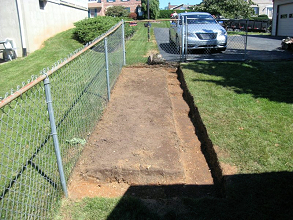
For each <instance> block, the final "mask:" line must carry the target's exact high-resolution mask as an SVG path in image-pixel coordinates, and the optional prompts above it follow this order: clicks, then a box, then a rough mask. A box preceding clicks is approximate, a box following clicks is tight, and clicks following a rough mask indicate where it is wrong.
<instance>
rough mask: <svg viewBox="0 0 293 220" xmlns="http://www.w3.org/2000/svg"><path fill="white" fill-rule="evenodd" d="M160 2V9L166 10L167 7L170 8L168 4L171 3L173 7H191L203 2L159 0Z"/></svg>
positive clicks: (200, 0) (199, 0) (198, 0)
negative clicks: (188, 5) (183, 5)
mask: <svg viewBox="0 0 293 220" xmlns="http://www.w3.org/2000/svg"><path fill="white" fill-rule="evenodd" d="M159 1H160V8H161V9H165V7H167V6H168V3H169V2H170V3H171V5H181V4H185V5H187V3H189V4H190V5H196V4H199V3H201V2H202V0H159Z"/></svg>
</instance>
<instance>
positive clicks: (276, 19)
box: [272, 0, 293, 37]
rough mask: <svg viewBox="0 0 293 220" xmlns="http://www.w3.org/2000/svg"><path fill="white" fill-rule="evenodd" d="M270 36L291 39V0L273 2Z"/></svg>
mask: <svg viewBox="0 0 293 220" xmlns="http://www.w3.org/2000/svg"><path fill="white" fill-rule="evenodd" d="M273 5H274V14H273V22H272V35H273V36H285V37H293V0H274V3H273Z"/></svg>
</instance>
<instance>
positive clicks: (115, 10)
mask: <svg viewBox="0 0 293 220" xmlns="http://www.w3.org/2000/svg"><path fill="white" fill-rule="evenodd" d="M128 14H129V12H128V11H127V10H126V8H125V7H123V6H112V7H109V8H107V11H106V16H112V17H127V16H128Z"/></svg>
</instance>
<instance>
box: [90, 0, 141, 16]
mask: <svg viewBox="0 0 293 220" xmlns="http://www.w3.org/2000/svg"><path fill="white" fill-rule="evenodd" d="M140 5H141V0H88V17H89V18H93V17H97V16H105V14H106V11H107V8H109V7H112V6H123V7H125V8H126V10H128V11H129V13H131V12H135V13H137V12H138V11H137V10H139V8H140Z"/></svg>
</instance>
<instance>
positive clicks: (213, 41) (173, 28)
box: [126, 19, 247, 65]
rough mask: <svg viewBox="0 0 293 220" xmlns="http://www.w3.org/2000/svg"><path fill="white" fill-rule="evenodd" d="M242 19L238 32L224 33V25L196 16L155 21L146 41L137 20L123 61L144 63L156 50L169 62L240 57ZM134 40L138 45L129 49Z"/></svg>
mask: <svg viewBox="0 0 293 220" xmlns="http://www.w3.org/2000/svg"><path fill="white" fill-rule="evenodd" d="M244 21H245V20H244ZM244 21H243V22H242V23H241V24H242V25H244V26H243V28H242V29H241V32H240V31H238V32H234V31H233V30H232V31H228V32H226V31H225V29H226V27H223V28H221V25H220V24H218V23H216V24H209V23H204V22H203V23H197V22H198V19H187V20H185V21H183V22H182V21H179V20H176V19H171V20H168V21H166V20H156V21H152V22H151V24H150V33H151V37H150V40H149V41H148V31H147V29H148V27H147V25H146V24H147V23H145V25H143V24H142V23H139V22H138V24H137V31H136V33H135V34H134V36H133V37H132V38H129V39H128V40H127V42H126V49H127V50H126V52H127V58H128V59H127V64H131V65H133V64H142V63H147V62H148V59H147V57H148V56H150V54H155V53H159V54H160V55H161V56H162V58H163V60H165V61H172V62H174V61H175V62H176V61H177V62H180V61H186V60H223V61H229V60H232V61H233V60H235V61H237V60H244V59H245V56H246V44H247V40H246V39H247V32H246V30H247V28H246V26H245V25H247V24H246V23H244ZM245 22H246V21H245ZM241 27H242V26H241ZM138 41H139V42H140V45H141V47H140V48H133V46H132V45H133V42H136V44H137V42H138ZM142 51H144V52H142ZM129 60H130V61H129Z"/></svg>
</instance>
